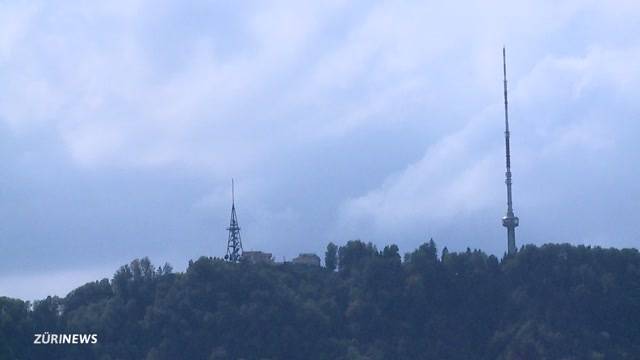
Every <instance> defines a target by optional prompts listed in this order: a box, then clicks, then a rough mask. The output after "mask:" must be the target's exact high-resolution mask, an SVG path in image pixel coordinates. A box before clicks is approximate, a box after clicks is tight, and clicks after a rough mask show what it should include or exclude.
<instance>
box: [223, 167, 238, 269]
mask: <svg viewBox="0 0 640 360" xmlns="http://www.w3.org/2000/svg"><path fill="white" fill-rule="evenodd" d="M227 231H229V238H228V240H227V255H225V256H224V258H225V260H227V261H230V262H238V261H240V257H242V239H241V237H240V226H238V217H237V216H236V194H235V183H234V181H233V178H232V179H231V220H230V222H229V227H228V228H227Z"/></svg>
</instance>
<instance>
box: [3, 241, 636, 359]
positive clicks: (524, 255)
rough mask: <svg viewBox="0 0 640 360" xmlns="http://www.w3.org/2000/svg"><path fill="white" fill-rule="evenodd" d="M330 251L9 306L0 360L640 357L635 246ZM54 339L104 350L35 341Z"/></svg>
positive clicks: (139, 263) (144, 272) (161, 273)
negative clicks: (93, 338) (510, 252)
mask: <svg viewBox="0 0 640 360" xmlns="http://www.w3.org/2000/svg"><path fill="white" fill-rule="evenodd" d="M331 245H332V244H331ZM328 249H329V251H328V257H327V259H326V260H325V261H326V263H327V264H328V267H322V268H320V267H314V266H306V265H296V264H291V263H285V264H249V263H240V264H230V263H225V262H224V261H221V260H219V259H210V258H204V257H203V258H200V259H199V260H197V261H195V262H192V263H190V264H189V267H188V269H187V270H186V271H185V272H184V273H173V272H172V271H171V268H170V266H165V267H164V268H157V269H156V268H154V266H152V265H151V263H150V262H149V260H148V259H146V258H145V259H142V260H135V261H133V262H132V263H131V264H130V265H126V266H123V267H121V268H120V269H119V270H118V271H117V272H116V273H115V275H114V277H113V279H112V280H107V279H104V280H101V281H96V282H94V283H88V284H86V285H84V286H81V287H79V288H77V289H76V290H74V291H72V292H71V293H70V294H69V295H67V296H66V297H65V298H47V299H45V300H42V301H37V302H35V303H34V304H29V303H25V302H23V301H20V300H16V299H9V298H0V359H102V360H107V359H114V360H115V359H171V360H175V359H205V360H206V359H638V357H639V356H640V355H639V354H640V254H639V253H638V251H637V250H630V249H625V250H616V249H602V248H591V247H584V246H578V247H575V246H570V245H544V246H542V247H536V246H527V247H524V248H522V249H521V250H520V251H519V252H518V253H517V255H515V256H511V257H506V258H504V259H502V260H498V259H497V258H496V257H494V256H487V255H486V254H484V253H483V252H481V251H467V252H463V253H448V252H447V251H446V250H444V251H443V252H442V253H439V252H437V251H436V246H435V244H434V243H433V242H430V243H428V244H424V245H422V246H420V247H419V248H418V249H417V250H415V251H414V252H412V253H409V254H407V255H405V256H404V259H401V256H400V255H399V253H398V248H397V247H396V246H393V245H392V246H388V247H385V248H384V249H383V250H381V251H378V250H377V249H376V248H375V247H374V246H373V245H371V244H365V243H362V242H359V241H352V242H349V243H347V244H346V245H345V246H342V247H340V248H339V250H338V251H337V255H334V251H333V250H335V247H334V246H329V247H328ZM327 260H328V261H327ZM335 266H337V269H335V270H334V269H332V268H333V267H335ZM45 331H46V332H48V333H49V334H94V333H95V334H97V335H98V342H97V344H95V345H86V344H85V345H61V344H50V345H33V344H32V343H33V339H34V334H36V333H38V334H43V333H44V332H45Z"/></svg>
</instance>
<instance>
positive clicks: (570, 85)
mask: <svg viewBox="0 0 640 360" xmlns="http://www.w3.org/2000/svg"><path fill="white" fill-rule="evenodd" d="M232 3H233V2H224V1H214V2H204V1H203V2H196V1H179V2H175V1H173V2H168V1H144V0H140V1H132V0H126V1H108V2H103V3H102V4H99V3H98V2H83V1H78V2H75V1H68V2H55V3H52V2H45V1H30V2H23V1H0V160H1V161H2V166H0V295H8V296H14V297H21V298H25V299H34V298H41V297H44V296H46V295H47V294H57V295H60V296H64V295H65V294H66V292H67V291H69V290H70V289H72V288H74V287H76V286H79V285H81V284H83V283H85V282H87V281H91V280H95V279H99V278H102V277H110V276H111V275H112V274H113V272H114V271H115V269H116V268H117V267H118V266H120V265H122V264H124V263H127V262H129V261H130V260H131V259H133V258H136V257H142V256H149V257H150V258H151V259H152V261H153V262H154V263H156V264H160V263H164V262H165V261H168V262H170V263H171V264H172V265H173V266H174V267H175V268H176V269H178V270H182V269H184V268H185V266H186V263H187V261H188V260H189V259H195V258H197V257H199V256H201V255H207V256H222V255H224V252H225V246H226V236H227V234H226V232H225V226H226V225H227V224H228V219H229V210H230V209H229V207H230V179H231V178H232V177H233V178H235V179H236V184H237V189H236V194H237V210H238V217H239V221H240V225H241V227H242V236H243V242H244V247H245V249H254V250H264V251H268V252H272V253H273V254H274V255H275V256H276V258H277V259H278V260H282V259H283V258H287V259H290V258H292V257H293V256H295V255H297V254H298V253H300V252H316V253H321V252H323V249H324V247H325V246H326V244H327V243H328V242H329V241H333V242H336V243H338V244H342V243H344V242H346V241H347V240H350V239H358V238H359V239H362V240H366V241H372V242H374V243H375V244H377V245H378V246H379V247H381V246H383V245H384V244H388V243H396V244H398V245H399V246H400V248H401V251H403V252H407V251H410V250H412V249H414V248H415V247H417V246H418V245H419V244H421V243H422V242H424V241H425V240H427V239H428V238H429V237H433V238H434V239H435V241H436V242H437V243H438V245H439V246H440V247H443V246H447V247H448V248H449V249H450V250H454V251H455V250H463V249H466V247H471V248H480V249H483V250H484V251H486V252H488V253H493V254H496V255H499V256H500V255H502V254H503V252H504V251H505V248H506V234H505V230H504V228H502V227H501V225H500V218H501V217H502V216H503V215H504V212H505V207H506V205H505V189H504V182H503V177H504V158H503V156H504V155H503V146H504V140H503V133H502V132H503V124H504V123H503V110H502V73H501V71H502V64H501V61H502V58H501V55H502V54H501V51H502V46H503V45H506V46H507V55H508V64H507V66H508V73H509V85H510V111H511V112H510V115H511V119H512V124H511V125H512V150H513V173H514V203H515V211H516V214H517V215H519V216H520V219H521V226H520V227H519V228H518V231H517V240H518V243H519V244H525V243H533V244H543V243H546V242H571V243H574V244H593V245H600V246H605V247H609V246H614V247H632V246H637V244H638V240H639V237H640V221H638V218H639V216H640V154H639V152H638V149H639V146H640V145H638V141H637V139H638V136H640V121H639V120H640V119H638V115H639V114H640V102H639V101H638V99H639V96H640V67H639V66H638V64H640V38H638V36H637V34H640V21H639V20H638V19H640V5H638V4H637V2H636V1H631V0H630V1H607V2H602V1H595V0H593V1H589V0H585V1H533V0H531V1H486V0H477V1H474V0H471V1H465V2H445V3H446V4H444V3H443V2H441V1H433V2H425V1H415V2H412V1H393V2H391V1H389V2H383V1H342V0H332V1H318V2H307V1H302V2H301V1H292V0H284V1H273V2H266V1H255V2H252V1H247V2H243V3H242V4H241V5H240V4H233V5H230V4H232Z"/></svg>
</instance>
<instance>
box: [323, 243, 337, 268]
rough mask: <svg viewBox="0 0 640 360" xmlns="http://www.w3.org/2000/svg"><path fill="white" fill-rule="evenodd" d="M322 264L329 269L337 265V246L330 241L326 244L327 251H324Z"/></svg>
mask: <svg viewBox="0 0 640 360" xmlns="http://www.w3.org/2000/svg"><path fill="white" fill-rule="evenodd" d="M324 266H325V267H326V268H327V269H329V270H331V271H335V270H336V268H337V267H338V246H337V245H336V244H334V243H332V242H330V243H329V244H328V245H327V251H326V252H325V253H324Z"/></svg>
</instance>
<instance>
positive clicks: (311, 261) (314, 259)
mask: <svg viewBox="0 0 640 360" xmlns="http://www.w3.org/2000/svg"><path fill="white" fill-rule="evenodd" d="M291 262H292V263H294V264H303V265H312V266H320V257H319V256H318V255H316V254H313V253H304V254H300V255H298V257H296V258H294V259H293V260H291Z"/></svg>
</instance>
